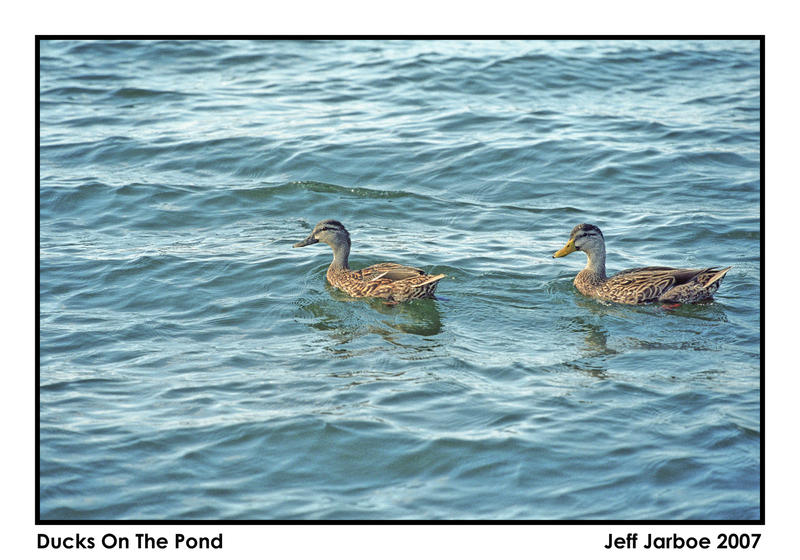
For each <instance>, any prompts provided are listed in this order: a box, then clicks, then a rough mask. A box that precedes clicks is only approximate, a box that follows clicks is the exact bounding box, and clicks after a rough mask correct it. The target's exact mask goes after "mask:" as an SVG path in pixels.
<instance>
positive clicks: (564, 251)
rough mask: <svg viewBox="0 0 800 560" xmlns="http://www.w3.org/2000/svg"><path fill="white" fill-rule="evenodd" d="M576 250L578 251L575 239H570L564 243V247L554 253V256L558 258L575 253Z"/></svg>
mask: <svg viewBox="0 0 800 560" xmlns="http://www.w3.org/2000/svg"><path fill="white" fill-rule="evenodd" d="M575 251H577V249H575V240H574V239H570V240H569V241H567V244H566V245H564V247H562V248H561V249H560V250H558V251H556V253H555V254H554V255H553V258H554V259H557V258H558V257H564V256H566V255H569V254H570V253H574V252H575Z"/></svg>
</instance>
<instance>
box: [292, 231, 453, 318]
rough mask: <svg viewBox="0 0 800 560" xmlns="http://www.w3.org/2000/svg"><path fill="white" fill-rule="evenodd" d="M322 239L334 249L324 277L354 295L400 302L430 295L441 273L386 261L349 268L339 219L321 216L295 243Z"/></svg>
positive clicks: (347, 243)
mask: <svg viewBox="0 0 800 560" xmlns="http://www.w3.org/2000/svg"><path fill="white" fill-rule="evenodd" d="M320 241H322V242H323V243H327V244H328V245H329V246H330V248H331V249H333V262H331V265H330V266H329V267H328V272H327V274H326V275H325V277H326V278H327V279H328V282H330V284H331V286H334V287H335V288H339V289H340V290H342V291H344V292H347V293H348V294H350V295H351V296H353V297H374V298H382V299H385V300H387V301H389V302H394V303H399V302H403V301H408V300H411V299H421V298H432V297H434V296H433V292H434V291H435V290H436V285H437V284H438V283H439V280H441V279H442V278H444V277H445V275H444V274H437V275H436V276H431V275H429V274H425V272H424V271H422V270H420V269H418V268H414V267H411V266H404V265H401V264H397V263H392V262H386V263H379V264H374V265H372V266H368V267H367V268H362V269H361V270H350V267H349V266H348V263H347V258H348V257H349V256H350V234H349V233H348V232H347V230H346V229H345V227H344V226H343V225H342V224H341V222H337V221H336V220H322V221H321V222H320V223H318V224H317V225H316V226H314V230H313V231H312V232H311V235H309V236H308V237H306V238H305V239H304V240H303V241H300V242H298V243H295V244H294V247H305V246H306V245H312V244H314V243H318V242H320Z"/></svg>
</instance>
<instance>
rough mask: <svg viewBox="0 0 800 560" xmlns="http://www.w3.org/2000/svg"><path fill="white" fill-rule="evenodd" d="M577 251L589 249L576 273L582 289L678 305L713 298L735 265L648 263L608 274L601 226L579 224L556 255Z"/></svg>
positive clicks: (617, 298) (629, 300) (627, 300)
mask: <svg viewBox="0 0 800 560" xmlns="http://www.w3.org/2000/svg"><path fill="white" fill-rule="evenodd" d="M575 251H583V252H584V253H586V257H587V263H586V268H584V269H583V270H581V271H580V272H579V273H578V275H577V276H576V277H575V280H574V284H575V287H576V288H577V289H578V291H579V292H580V293H582V294H583V295H585V296H589V297H592V298H596V299H601V300H606V301H611V302H615V303H624V304H632V305H638V304H645V303H656V302H658V303H662V304H665V305H667V306H678V305H680V304H684V303H698V302H702V301H709V300H711V299H712V298H713V295H714V293H716V291H717V289H718V288H719V286H720V283H721V282H722V279H723V278H724V277H725V275H726V274H727V273H728V271H729V270H730V269H731V268H733V267H731V266H729V267H727V268H720V267H709V268H671V267H667V266H646V267H643V268H629V269H626V270H622V271H620V272H618V273H616V274H614V275H613V276H610V277H609V276H606V242H605V238H604V237H603V232H602V231H600V228H599V227H597V226H595V225H592V224H578V225H577V226H575V227H574V228H573V229H572V231H571V232H570V234H569V241H567V244H566V245H564V247H563V248H561V249H560V250H558V251H556V253H555V254H554V255H553V258H554V259H555V258H559V257H565V256H567V255H569V254H570V253H574V252H575Z"/></svg>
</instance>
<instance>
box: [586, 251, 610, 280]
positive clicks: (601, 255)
mask: <svg viewBox="0 0 800 560" xmlns="http://www.w3.org/2000/svg"><path fill="white" fill-rule="evenodd" d="M584 271H585V272H587V273H588V274H591V275H592V276H594V277H596V278H597V279H598V280H605V279H606V250H605V247H600V248H597V249H593V250H592V251H586V268H585V269H584Z"/></svg>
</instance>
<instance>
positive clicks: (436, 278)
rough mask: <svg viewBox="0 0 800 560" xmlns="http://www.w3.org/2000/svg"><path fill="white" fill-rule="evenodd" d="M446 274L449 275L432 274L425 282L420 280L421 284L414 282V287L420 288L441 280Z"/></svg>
mask: <svg viewBox="0 0 800 560" xmlns="http://www.w3.org/2000/svg"><path fill="white" fill-rule="evenodd" d="M445 276H447V275H446V274H437V275H436V276H431V277H430V278H428V279H427V280H425V281H424V282H420V283H419V284H414V286H413V287H414V288H419V287H420V286H424V285H426V284H431V283H433V282H438V281H439V280H441V279H442V278H444V277H445Z"/></svg>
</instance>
